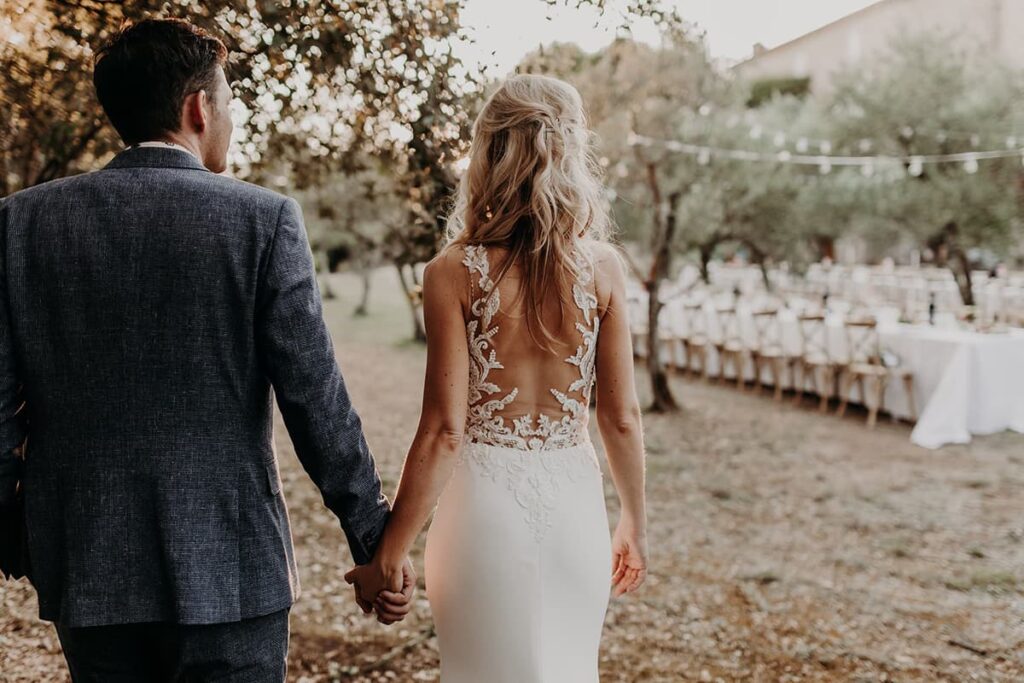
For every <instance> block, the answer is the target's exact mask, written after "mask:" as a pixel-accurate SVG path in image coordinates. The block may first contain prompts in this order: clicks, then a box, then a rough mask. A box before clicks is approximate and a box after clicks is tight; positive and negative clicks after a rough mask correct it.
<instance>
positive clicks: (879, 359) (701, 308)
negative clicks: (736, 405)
mask: <svg viewBox="0 0 1024 683" xmlns="http://www.w3.org/2000/svg"><path fill="white" fill-rule="evenodd" d="M681 314H682V316H683V320H682V321H679V322H681V323H682V324H677V325H674V326H672V327H669V328H667V329H662V330H661V331H660V333H659V334H658V344H657V345H656V347H657V348H656V349H654V351H655V352H657V353H659V354H665V353H667V355H668V359H669V366H670V367H671V368H672V369H674V370H676V371H680V372H688V373H692V374H694V375H698V376H701V377H703V378H704V380H705V381H708V380H710V379H712V371H711V367H712V364H711V362H710V360H711V354H712V353H714V354H715V357H716V358H717V361H718V363H717V365H718V368H717V369H718V372H717V376H716V377H715V378H716V379H721V380H725V379H727V378H728V376H729V375H730V374H731V375H732V377H733V378H734V380H735V382H736V386H737V387H738V388H739V389H743V388H744V386H745V384H746V379H747V375H746V368H747V367H748V362H749V365H750V366H752V368H753V383H754V386H755V387H756V388H757V390H758V391H759V392H760V391H761V390H762V389H763V387H764V381H763V379H764V378H765V377H766V376H767V380H768V384H769V385H770V386H772V387H773V389H774V392H773V393H774V397H775V400H777V401H781V400H782V399H783V395H784V390H785V386H786V385H787V384H788V385H789V386H790V387H791V389H792V390H793V393H794V397H795V398H794V400H795V402H796V404H797V405H799V404H801V403H802V402H803V401H804V400H805V398H806V397H807V395H808V384H810V387H811V391H812V392H813V394H815V395H817V396H818V398H819V401H818V405H819V410H820V411H821V412H827V411H828V409H829V405H830V402H831V401H832V399H834V398H836V397H838V401H839V403H838V409H837V413H838V414H839V415H843V414H845V412H846V409H847V404H848V402H849V399H850V394H851V392H852V391H853V388H854V387H856V388H857V389H858V392H859V395H860V400H861V402H862V403H863V404H864V405H865V406H866V407H867V409H868V419H867V421H868V425H869V426H871V427H873V426H874V425H875V424H876V422H877V419H878V413H879V412H880V411H882V410H884V403H885V391H886V388H887V387H888V385H889V383H890V382H892V381H900V382H902V383H903V386H904V389H905V391H906V393H907V399H908V407H909V411H910V413H911V417H912V419H914V420H916V415H917V413H916V407H915V406H914V401H913V396H914V393H913V390H914V386H913V373H912V372H911V371H910V370H908V369H907V368H904V367H901V366H900V364H899V361H898V359H897V358H895V357H893V356H892V355H891V354H886V353H883V352H882V349H881V345H880V341H879V334H878V326H877V323H876V321H875V320H874V319H870V318H855V319H850V320H846V321H845V322H844V323H843V330H842V331H843V335H844V337H845V339H844V341H845V344H843V346H844V347H845V348H844V349H842V350H839V351H837V350H836V349H834V348H832V345H830V343H829V334H828V331H829V325H828V320H827V318H826V316H825V314H824V312H821V311H818V312H804V313H801V314H797V315H796V316H795V319H796V325H795V326H794V327H795V332H796V334H795V339H792V338H791V339H788V340H787V339H785V338H784V335H783V329H782V322H781V320H780V316H779V309H777V308H764V309H760V310H755V311H752V312H750V313H749V316H750V317H751V318H752V320H753V325H752V327H753V332H754V334H753V335H752V336H751V335H749V334H747V335H744V334H743V333H742V330H741V326H740V314H739V311H738V310H737V308H736V306H735V305H726V306H715V307H712V308H711V309H710V310H709V309H708V307H706V306H705V305H704V303H703V302H702V301H692V302H687V303H686V304H685V305H684V306H683V307H682V311H681ZM709 314H710V316H712V317H713V318H714V320H715V322H717V325H715V326H714V327H717V330H715V331H714V332H713V331H712V329H711V327H712V326H711V325H709V324H708V317H709ZM749 331H750V330H748V332H749ZM649 341H650V340H649V335H648V334H647V331H646V329H645V326H644V325H642V324H638V325H636V326H635V327H634V348H635V349H637V350H638V351H639V352H641V353H644V352H649V351H650V350H651V349H650V344H649ZM787 342H788V343H787ZM680 352H681V353H680ZM680 356H681V357H682V360H680ZM787 380H788V382H787Z"/></svg>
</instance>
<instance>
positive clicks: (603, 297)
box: [586, 241, 626, 315]
mask: <svg viewBox="0 0 1024 683" xmlns="http://www.w3.org/2000/svg"><path fill="white" fill-rule="evenodd" d="M586 253H587V254H589V257H590V262H591V263H592V264H593V269H594V289H595V291H596V294H597V302H598V310H599V311H600V312H601V314H602V315H603V314H604V312H605V311H606V310H607V309H608V305H609V304H610V303H611V300H612V295H613V293H614V292H615V291H618V290H620V289H622V288H623V287H624V285H625V280H626V272H625V263H624V260H625V257H624V256H623V254H622V251H621V250H620V248H619V247H617V246H616V245H614V244H611V243H609V242H597V241H592V242H588V243H587V244H586Z"/></svg>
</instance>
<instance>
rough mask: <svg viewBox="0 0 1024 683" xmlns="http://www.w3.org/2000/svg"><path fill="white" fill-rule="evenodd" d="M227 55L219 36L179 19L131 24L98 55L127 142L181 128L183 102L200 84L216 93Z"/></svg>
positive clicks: (97, 79) (102, 94)
mask: <svg viewBox="0 0 1024 683" xmlns="http://www.w3.org/2000/svg"><path fill="white" fill-rule="evenodd" d="M226 61H227V49H226V48H225V47H224V43H222V42H221V41H220V40H219V39H217V38H215V37H214V36H212V35H210V34H209V33H207V32H206V31H204V30H202V29H201V28H199V27H197V26H193V25H192V24H190V23H188V22H187V21H181V20H179V19H147V20H145V21H140V22H138V23H136V24H125V25H124V26H122V27H121V30H120V31H118V33H117V35H115V36H114V38H113V39H112V40H111V41H110V43H108V44H107V45H105V46H104V47H103V48H102V49H100V51H99V52H98V53H97V55H96V65H95V68H94V69H93V84H94V85H95V86H96V96H97V97H98V98H99V100H100V104H102V105H103V110H104V111H105V112H107V116H108V117H109V118H110V122H111V123H113V124H114V128H116V129H117V132H118V133H119V134H120V135H121V139H122V140H124V142H125V143H126V144H129V145H131V144H135V143H137V142H144V141H146V140H154V139H157V138H160V137H161V136H163V135H164V134H166V133H170V132H174V131H178V130H180V129H181V107H182V105H183V104H184V103H185V98H186V97H187V96H188V95H190V94H191V93H194V92H196V91H198V90H206V92H207V94H208V95H209V94H211V88H212V86H213V84H214V82H215V78H216V75H217V68H218V67H222V66H224V64H225V63H226Z"/></svg>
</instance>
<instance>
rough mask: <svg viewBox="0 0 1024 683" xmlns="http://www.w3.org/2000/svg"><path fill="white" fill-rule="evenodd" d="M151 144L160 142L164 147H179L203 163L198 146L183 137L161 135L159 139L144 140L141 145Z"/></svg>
mask: <svg viewBox="0 0 1024 683" xmlns="http://www.w3.org/2000/svg"><path fill="white" fill-rule="evenodd" d="M153 142H162V143H164V144H165V145H170V146H174V147H180V148H181V149H183V150H185V151H186V152H188V153H189V154H191V155H192V156H194V157H195V158H196V159H198V160H199V162H200V163H202V161H203V155H202V153H201V152H200V151H199V145H197V144H196V143H195V142H194V141H193V140H190V139H189V138H187V137H185V136H183V135H174V134H168V135H163V136H161V137H159V138H154V139H153V140H145V141H144V142H143V144H145V143H153Z"/></svg>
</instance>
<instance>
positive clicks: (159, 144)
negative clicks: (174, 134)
mask: <svg viewBox="0 0 1024 683" xmlns="http://www.w3.org/2000/svg"><path fill="white" fill-rule="evenodd" d="M136 147H164V148H167V147H170V148H171V149H177V150H181V151H182V152H185V153H187V154H190V155H191V156H192V158H194V159H195V160H196V161H198V162H200V163H202V159H200V158H199V157H197V156H196V154H195V152H193V151H192V150H190V149H189V148H188V147H183V146H182V145H179V144H178V143H176V142H167V141H166V140H147V141H146V142H137V143H135V144H134V145H129V146H128V147H127V149H135V148H136Z"/></svg>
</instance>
